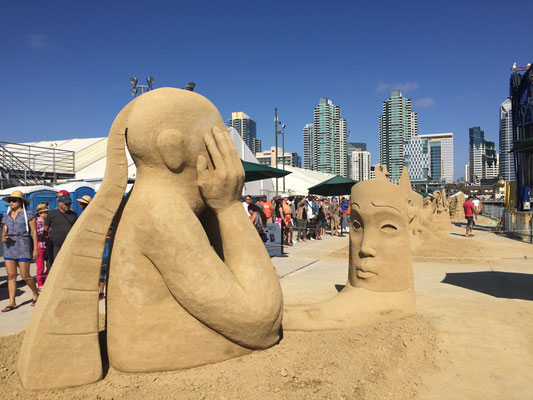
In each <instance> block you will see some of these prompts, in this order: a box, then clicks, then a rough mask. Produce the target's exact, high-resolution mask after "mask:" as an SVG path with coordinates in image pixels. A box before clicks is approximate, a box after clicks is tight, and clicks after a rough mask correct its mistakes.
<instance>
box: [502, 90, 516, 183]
mask: <svg viewBox="0 0 533 400" xmlns="http://www.w3.org/2000/svg"><path fill="white" fill-rule="evenodd" d="M512 147H513V115H512V112H511V99H507V100H505V101H504V102H503V103H502V104H501V105H500V157H499V164H500V165H499V168H500V171H499V173H500V176H501V177H502V178H503V180H505V181H507V182H513V181H514V180H515V172H514V156H513V153H509V151H510V150H511V148H512Z"/></svg>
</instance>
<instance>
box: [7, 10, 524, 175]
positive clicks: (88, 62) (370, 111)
mask: <svg viewBox="0 0 533 400" xmlns="http://www.w3.org/2000/svg"><path fill="white" fill-rule="evenodd" d="M2 11H3V12H2V24H0V54H1V56H0V73H1V75H0V76H1V77H2V85H1V86H2V90H1V92H0V115H1V116H2V123H1V125H0V133H1V134H0V138H1V140H6V141H16V142H22V141H36V140H52V139H64V138H79V137H97V136H105V135H107V133H108V131H109V128H110V126H111V123H112V121H113V119H114V117H115V115H116V114H117V113H118V111H120V109H121V108H122V107H123V106H124V105H125V104H126V103H127V102H128V101H129V100H130V99H131V95H130V93H129V91H130V84H129V77H130V76H132V75H133V76H138V77H139V78H140V79H142V80H144V78H146V77H148V76H150V75H153V76H154V78H155V85H154V86H155V87H163V86H173V87H183V86H184V85H185V84H186V83H187V82H188V81H194V82H196V84H197V86H196V91H197V92H198V93H201V94H203V95H204V96H206V97H207V98H209V99H210V100H211V101H212V102H213V103H214V104H215V105H216V106H217V107H218V109H219V111H220V113H221V114H222V116H223V118H224V120H226V121H227V119H228V118H229V117H230V116H231V112H232V111H244V112H245V113H247V114H248V115H250V116H251V117H252V118H254V119H255V120H256V121H257V130H258V137H259V138H261V139H262V140H263V147H265V148H266V147H268V146H271V145H273V144H274V133H273V131H274V127H273V126H274V107H278V113H279V117H280V120H282V121H283V123H285V124H286V125H287V128H286V140H285V147H286V149H287V150H288V151H297V152H299V153H301V152H302V128H303V126H304V125H305V124H306V123H310V122H312V119H313V109H314V107H315V106H316V104H317V103H318V98H319V97H328V98H330V99H331V100H332V101H333V103H334V104H336V105H339V106H341V109H342V111H341V112H342V116H343V117H344V118H346V120H347V121H348V129H349V130H350V131H351V136H350V138H349V140H351V141H361V142H367V143H368V147H369V150H370V152H371V153H372V163H374V164H375V163H377V162H378V161H379V157H378V140H379V139H378V117H379V115H380V113H381V104H382V101H383V100H385V99H386V98H387V97H388V96H389V95H390V90H391V89H396V88H399V89H401V90H402V93H403V94H404V95H405V96H407V97H410V98H411V99H412V100H413V111H415V112H417V113H418V120H419V133H437V132H454V134H455V136H454V139H455V143H454V145H455V154H454V155H455V178H456V179H457V178H458V177H461V176H463V175H464V164H465V163H466V162H467V158H468V128H469V127H472V126H481V128H482V129H483V130H484V131H485V134H486V137H487V138H489V139H490V140H494V141H496V142H497V141H498V117H499V104H500V103H501V102H502V101H503V100H504V99H505V98H506V97H507V96H508V78H509V73H510V72H509V69H510V67H511V65H512V64H513V62H517V63H518V64H519V65H525V64H527V63H528V62H532V61H533V51H532V50H533V46H532V45H531V40H530V18H531V14H532V12H533V2H531V1H524V0H518V1H514V2H512V3H504V2H496V1H492V0H490V1H483V2H481V1H472V2H464V1H461V2H455V1H448V2H432V1H424V2H389V1H382V2H378V3H373V2H354V1H347V2H343V1H337V2H324V1H320V2H318V1H285V2H278V1H270V2H255V1H247V2H216V1H197V2H176V1H152V2H140V1H130V2H123V4H119V2H108V1H105V2H104V1H93V2H84V3H83V4H82V3H81V2H72V1H53V0H52V1H48V2H42V1H24V0H20V1H17V2H8V3H6V4H4V5H3V10H2ZM512 13H514V14H512Z"/></svg>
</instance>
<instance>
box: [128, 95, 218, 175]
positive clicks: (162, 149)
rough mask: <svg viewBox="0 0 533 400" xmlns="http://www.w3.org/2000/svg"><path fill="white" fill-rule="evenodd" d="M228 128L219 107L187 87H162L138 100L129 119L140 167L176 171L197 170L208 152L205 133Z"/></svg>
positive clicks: (132, 150) (134, 155)
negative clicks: (200, 157)
mask: <svg viewBox="0 0 533 400" xmlns="http://www.w3.org/2000/svg"><path fill="white" fill-rule="evenodd" d="M213 128H215V129H216V128H218V129H222V130H226V126H225V125H224V121H223V120H222V117H221V116H220V114H219V112H218V110H217V109H216V107H215V106H214V105H213V104H212V103H211V102H210V101H209V100H207V99H206V98H205V97H203V96H201V95H199V94H197V93H194V92H190V91H187V90H182V89H176V88H161V89H155V90H152V91H149V92H147V93H145V94H143V95H142V96H140V97H138V98H137V99H135V104H134V105H133V107H132V110H131V113H130V116H129V118H128V132H127V141H128V150H129V151H130V154H131V156H132V158H133V160H134V161H135V165H136V166H137V168H138V169H139V170H142V169H144V168H156V169H161V170H169V171H171V172H174V173H178V172H182V171H184V170H185V169H189V170H193V171H196V161H197V159H198V156H199V155H204V156H206V155H207V152H206V149H205V143H204V139H203V138H204V136H205V135H208V134H210V132H211V131H212V129H213Z"/></svg>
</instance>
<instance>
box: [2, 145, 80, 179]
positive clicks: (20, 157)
mask: <svg viewBox="0 0 533 400" xmlns="http://www.w3.org/2000/svg"><path fill="white" fill-rule="evenodd" d="M74 177H75V157H74V152H73V151H69V150H62V149H55V148H47V147H40V146H31V145H25V144H19V143H9V142H1V141H0V188H1V189H4V188H7V187H12V186H18V185H23V186H26V185H38V184H52V183H56V182H57V180H58V179H70V178H74Z"/></svg>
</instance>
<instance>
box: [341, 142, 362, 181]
mask: <svg viewBox="0 0 533 400" xmlns="http://www.w3.org/2000/svg"><path fill="white" fill-rule="evenodd" d="M354 151H366V143H361V142H347V143H346V157H347V163H346V165H347V167H348V173H347V174H348V177H350V178H352V152H354ZM352 179H354V178H352Z"/></svg>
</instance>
